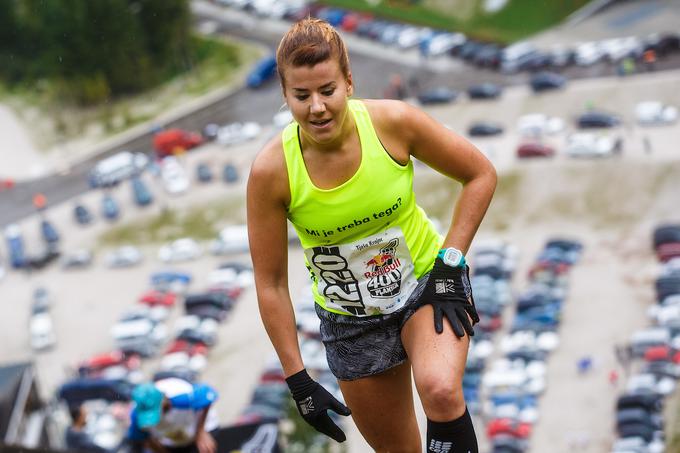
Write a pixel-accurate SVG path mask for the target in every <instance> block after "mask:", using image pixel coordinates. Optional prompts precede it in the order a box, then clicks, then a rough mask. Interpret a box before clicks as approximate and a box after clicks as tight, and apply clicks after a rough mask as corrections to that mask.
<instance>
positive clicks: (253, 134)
mask: <svg viewBox="0 0 680 453" xmlns="http://www.w3.org/2000/svg"><path fill="white" fill-rule="evenodd" d="M261 131H262V127H260V125H259V124H257V123H255V122H252V121H249V122H245V123H241V122H236V123H231V124H227V125H224V126H222V127H221V128H220V130H219V131H218V132H217V142H218V143H219V144H220V145H224V146H229V145H237V144H239V143H245V142H247V141H250V140H253V139H255V138H257V136H258V135H260V132H261Z"/></svg>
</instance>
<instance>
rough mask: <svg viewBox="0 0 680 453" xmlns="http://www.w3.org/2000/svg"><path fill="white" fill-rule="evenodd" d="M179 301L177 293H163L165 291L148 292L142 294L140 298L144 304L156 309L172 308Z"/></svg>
mask: <svg viewBox="0 0 680 453" xmlns="http://www.w3.org/2000/svg"><path fill="white" fill-rule="evenodd" d="M176 300H177V295H176V294H175V293H171V292H167V293H166V292H163V291H156V290H151V291H147V292H145V293H144V294H142V295H141V296H140V297H139V301H140V302H141V303H143V304H146V305H149V306H152V307H155V306H158V305H160V306H162V307H172V306H174V305H175V301H176Z"/></svg>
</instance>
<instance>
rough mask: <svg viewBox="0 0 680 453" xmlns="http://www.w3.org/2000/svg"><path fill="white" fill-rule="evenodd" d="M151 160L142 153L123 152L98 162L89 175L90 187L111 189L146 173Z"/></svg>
mask: <svg viewBox="0 0 680 453" xmlns="http://www.w3.org/2000/svg"><path fill="white" fill-rule="evenodd" d="M148 164H149V158H148V157H147V156H146V155H144V154H142V153H132V152H130V151H121V152H119V153H117V154H114V155H113V156H109V157H107V158H105V159H102V160H100V161H99V162H97V164H96V165H95V167H94V168H93V169H92V170H91V171H90V173H89V175H88V181H89V184H90V187H92V188H95V187H110V186H113V185H116V184H118V183H119V182H121V181H123V180H124V179H127V178H130V177H132V176H134V175H136V174H139V173H141V172H142V171H144V169H145V168H146V166H147V165H148Z"/></svg>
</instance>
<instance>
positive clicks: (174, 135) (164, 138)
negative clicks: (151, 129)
mask: <svg viewBox="0 0 680 453" xmlns="http://www.w3.org/2000/svg"><path fill="white" fill-rule="evenodd" d="M202 143H203V137H202V136H201V135H200V134H197V133H195V132H190V131H185V130H182V129H177V128H173V129H167V130H164V131H160V132H158V133H156V134H155V135H154V136H153V149H154V151H155V152H156V156H158V158H160V159H162V158H164V157H166V156H172V155H175V154H179V153H183V152H184V151H187V150H189V149H192V148H195V147H197V146H200V145H201V144H202Z"/></svg>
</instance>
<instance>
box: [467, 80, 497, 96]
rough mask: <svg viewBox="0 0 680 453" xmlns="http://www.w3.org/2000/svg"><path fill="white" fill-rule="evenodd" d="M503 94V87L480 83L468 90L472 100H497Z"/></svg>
mask: <svg viewBox="0 0 680 453" xmlns="http://www.w3.org/2000/svg"><path fill="white" fill-rule="evenodd" d="M502 92H503V90H502V89H501V87H499V86H498V85H496V84H493V83H478V84H476V85H472V86H471V87H470V88H468V90H467V93H468V97H469V98H470V99H495V98H497V97H498V96H500V95H501V93H502Z"/></svg>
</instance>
